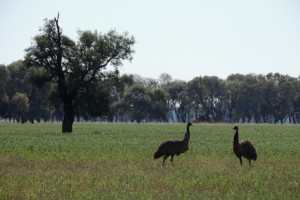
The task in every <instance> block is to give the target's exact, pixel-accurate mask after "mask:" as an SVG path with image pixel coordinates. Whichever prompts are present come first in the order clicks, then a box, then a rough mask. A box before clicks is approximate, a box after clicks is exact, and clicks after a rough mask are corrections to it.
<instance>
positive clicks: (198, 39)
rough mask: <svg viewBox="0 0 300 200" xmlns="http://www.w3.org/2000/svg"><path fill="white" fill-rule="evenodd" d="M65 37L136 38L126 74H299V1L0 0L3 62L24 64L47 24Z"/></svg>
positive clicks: (187, 76)
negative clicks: (82, 33) (110, 34)
mask: <svg viewBox="0 0 300 200" xmlns="http://www.w3.org/2000/svg"><path fill="white" fill-rule="evenodd" d="M58 12H59V13H60V18H59V23H60V26H61V28H62V29H63V33H64V34H65V35H67V36H69V37H70V38H72V39H73V40H75V41H77V38H78V37H77V36H78V35H77V31H78V30H91V31H94V30H97V31H98V32H102V33H106V32H107V31H109V30H110V29H115V30H116V31H117V32H119V33H123V32H125V31H128V32H129V33H130V34H131V35H133V36H134V37H135V38H136V41H137V43H136V44H135V46H134V49H135V51H136V53H135V54H134V59H133V61H132V63H129V62H125V63H124V65H123V66H122V67H121V72H122V73H128V74H139V75H141V76H143V77H149V78H158V77H159V75H160V74H162V73H168V74H170V75H171V76H172V77H173V79H181V80H186V81H188V80H191V79H193V78H194V77H197V76H204V75H208V76H218V77H220V78H222V79H225V78H226V77H227V76H228V75H230V74H233V73H241V74H248V73H255V74H267V73H269V72H273V73H275V72H279V73H281V74H289V75H290V76H293V77H298V76H299V75H300V1H299V0H280V1H278V0H106V1H104V0H84V1H74V0H51V1H42V0H0V27H1V28H0V34H1V35H0V36H1V37H0V64H5V65H8V64H10V63H11V62H13V61H17V60H19V59H23V58H24V49H25V48H27V47H29V46H30V44H31V41H32V38H33V36H35V35H37V34H38V33H39V28H40V27H42V26H43V24H44V21H43V19H45V18H48V19H52V18H54V17H56V16H57V13H58Z"/></svg>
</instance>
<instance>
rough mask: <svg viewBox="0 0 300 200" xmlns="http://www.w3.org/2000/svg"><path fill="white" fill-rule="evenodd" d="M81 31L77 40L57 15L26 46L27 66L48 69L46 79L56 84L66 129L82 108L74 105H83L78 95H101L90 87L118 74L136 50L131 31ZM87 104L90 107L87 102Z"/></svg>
mask: <svg viewBox="0 0 300 200" xmlns="http://www.w3.org/2000/svg"><path fill="white" fill-rule="evenodd" d="M78 35H79V40H78V42H77V43H76V42H74V41H73V40H71V39H70V38H69V37H67V36H65V35H63V34H62V29H61V28H60V26H59V24H58V17H57V18H54V19H53V20H47V19H46V20H45V24H44V27H43V28H42V29H41V34H39V35H37V36H35V37H34V40H33V44H32V45H31V47H29V48H27V49H26V56H25V63H26V66H28V67H37V68H43V69H45V70H46V72H47V74H49V79H45V80H50V81H52V82H54V83H56V85H57V91H58V92H57V94H58V96H59V99H60V100H61V101H62V104H63V108H64V119H63V126H62V132H63V133H64V132H72V126H73V122H74V116H75V110H83V109H82V108H75V107H76V106H82V105H83V104H82V103H77V104H76V102H80V101H79V100H78V98H79V97H80V99H82V97H83V96H85V95H88V96H89V98H90V99H95V98H96V97H98V96H97V95H99V94H100V92H91V90H90V88H93V89H95V90H96V89H97V88H98V87H97V86H95V84H101V83H102V81H103V80H105V79H110V78H114V77H118V75H119V71H118V67H119V66H120V65H122V63H123V61H124V60H129V61H131V60H132V58H133V57H132V54H133V53H134V50H133V49H132V47H133V45H134V43H135V39H134V37H133V36H129V34H128V33H124V34H118V33H117V32H116V31H115V30H112V31H109V32H108V33H106V34H102V33H98V32H97V31H95V32H91V31H79V32H78ZM93 94H95V95H94V96H93ZM101 95H106V94H105V93H101ZM102 99H105V98H102ZM93 102H94V101H92V100H91V101H89V102H87V103H93ZM84 106H85V107H86V108H87V105H84ZM92 107H93V106H91V105H89V106H88V108H92ZM99 109H101V108H99ZM89 110H91V109H89ZM85 114H86V113H85Z"/></svg>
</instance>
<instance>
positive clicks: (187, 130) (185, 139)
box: [183, 126, 190, 144]
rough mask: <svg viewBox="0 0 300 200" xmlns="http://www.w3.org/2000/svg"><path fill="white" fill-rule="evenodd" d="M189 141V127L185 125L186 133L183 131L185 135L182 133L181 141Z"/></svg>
mask: <svg viewBox="0 0 300 200" xmlns="http://www.w3.org/2000/svg"><path fill="white" fill-rule="evenodd" d="M189 141H190V127H189V126H187V127H186V133H185V135H184V139H183V142H185V143H187V144H188V143H189Z"/></svg>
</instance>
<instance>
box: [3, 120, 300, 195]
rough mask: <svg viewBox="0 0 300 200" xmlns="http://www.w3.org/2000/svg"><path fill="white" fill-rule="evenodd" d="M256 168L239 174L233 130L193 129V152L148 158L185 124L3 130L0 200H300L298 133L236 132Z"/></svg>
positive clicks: (278, 129) (294, 129)
mask: <svg viewBox="0 0 300 200" xmlns="http://www.w3.org/2000/svg"><path fill="white" fill-rule="evenodd" d="M239 127H240V129H239V130H240V139H248V140H250V141H251V142H252V144H254V146H255V147H256V150H257V154H258V160H257V161H256V162H254V164H253V167H252V168H250V167H249V166H248V162H247V161H246V160H244V165H243V166H240V164H239V160H238V159H237V158H236V157H235V156H234V154H233V151H232V140H233V130H232V128H233V125H225V124H224V125H223V124H194V126H192V127H191V128H190V130H191V143H190V150H189V151H188V152H186V153H185V154H182V155H180V156H179V157H175V158H174V166H172V165H171V164H170V161H169V160H167V165H166V166H161V163H162V159H159V160H154V159H153V153H154V152H155V150H156V149H157V147H158V146H159V145H160V144H161V143H162V142H163V141H165V140H169V139H182V138H183V134H184V132H185V124H140V125H138V124H96V123H95V124H92V123H91V124H75V125H74V132H73V133H72V134H67V135H63V134H61V132H60V130H61V124H33V125H32V124H23V125H21V124H3V123H2V124H0V199H72V200H73V199H243V198H244V199H300V126H299V125H240V126H239Z"/></svg>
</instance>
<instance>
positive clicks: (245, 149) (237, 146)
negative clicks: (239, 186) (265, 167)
mask: <svg viewBox="0 0 300 200" xmlns="http://www.w3.org/2000/svg"><path fill="white" fill-rule="evenodd" d="M233 129H234V132H235V133H234V138H233V151H234V153H235V155H236V157H238V158H239V159H240V163H241V165H243V160H242V157H244V158H247V159H248V161H249V165H250V167H251V160H256V159H257V154H256V150H255V148H254V146H253V145H252V144H251V142H249V141H248V140H242V141H240V142H239V128H238V127H237V126H235V127H233Z"/></svg>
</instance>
